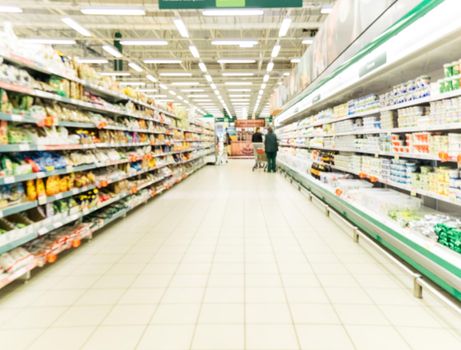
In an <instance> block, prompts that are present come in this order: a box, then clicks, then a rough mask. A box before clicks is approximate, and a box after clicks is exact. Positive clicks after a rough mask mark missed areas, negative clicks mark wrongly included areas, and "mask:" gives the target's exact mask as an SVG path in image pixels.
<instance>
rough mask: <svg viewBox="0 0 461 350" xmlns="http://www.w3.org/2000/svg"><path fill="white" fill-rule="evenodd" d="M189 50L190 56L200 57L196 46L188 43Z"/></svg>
mask: <svg viewBox="0 0 461 350" xmlns="http://www.w3.org/2000/svg"><path fill="white" fill-rule="evenodd" d="M189 51H190V53H191V54H192V56H194V57H195V58H200V54H199V52H198V50H197V47H196V46H194V45H190V46H189Z"/></svg>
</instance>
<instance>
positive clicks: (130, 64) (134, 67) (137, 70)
mask: <svg viewBox="0 0 461 350" xmlns="http://www.w3.org/2000/svg"><path fill="white" fill-rule="evenodd" d="M128 66H129V67H130V68H132V69H134V70H135V71H136V72H138V73H141V72H142V71H143V69H142V68H141V66H140V65H139V64H137V63H134V62H130V63H128Z"/></svg>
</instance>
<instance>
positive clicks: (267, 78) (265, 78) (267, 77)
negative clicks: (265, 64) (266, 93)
mask: <svg viewBox="0 0 461 350" xmlns="http://www.w3.org/2000/svg"><path fill="white" fill-rule="evenodd" d="M268 81H269V74H265V75H264V78H263V82H265V83H267V82H268Z"/></svg>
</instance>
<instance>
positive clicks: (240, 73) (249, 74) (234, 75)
mask: <svg viewBox="0 0 461 350" xmlns="http://www.w3.org/2000/svg"><path fill="white" fill-rule="evenodd" d="M254 75H255V74H254V73H245V72H226V73H223V74H222V76H223V77H252V76H254Z"/></svg>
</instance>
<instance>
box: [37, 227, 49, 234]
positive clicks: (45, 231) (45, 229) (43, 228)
mask: <svg viewBox="0 0 461 350" xmlns="http://www.w3.org/2000/svg"><path fill="white" fill-rule="evenodd" d="M47 232H48V229H47V228H46V227H42V228H40V229H39V230H38V235H39V236H43V235H44V234H45V233H47Z"/></svg>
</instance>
